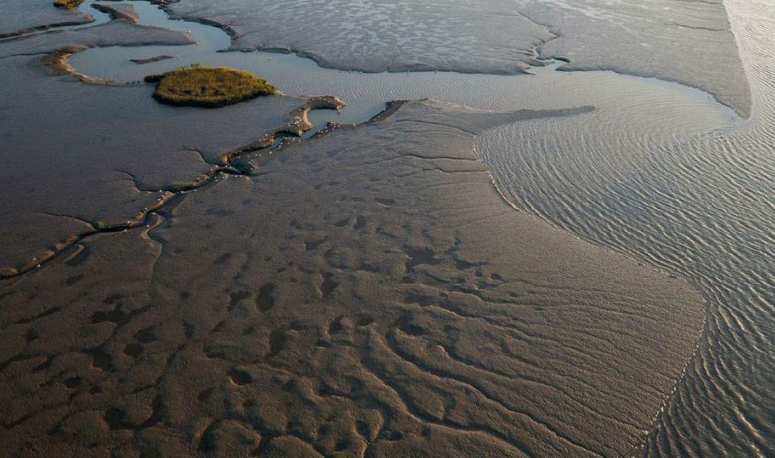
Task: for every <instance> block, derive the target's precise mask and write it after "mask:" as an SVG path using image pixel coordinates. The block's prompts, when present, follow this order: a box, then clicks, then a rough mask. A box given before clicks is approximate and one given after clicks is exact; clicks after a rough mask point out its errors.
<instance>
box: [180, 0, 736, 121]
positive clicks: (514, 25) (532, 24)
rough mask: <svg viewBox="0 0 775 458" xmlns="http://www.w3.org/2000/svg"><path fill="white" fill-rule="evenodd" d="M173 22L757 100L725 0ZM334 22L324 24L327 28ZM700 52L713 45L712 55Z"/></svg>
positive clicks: (291, 12) (404, 56)
mask: <svg viewBox="0 0 775 458" xmlns="http://www.w3.org/2000/svg"><path fill="white" fill-rule="evenodd" d="M166 8H167V9H168V10H169V11H170V13H171V14H172V16H173V17H177V18H187V19H190V18H199V19H200V20H202V19H209V20H217V21H219V22H221V23H222V24H224V25H225V26H228V27H229V28H230V29H233V30H234V32H235V33H236V37H235V40H234V43H233V46H232V48H233V49H238V50H252V49H265V50H285V51H294V52H297V53H298V54H299V55H302V56H305V57H310V58H312V59H314V60H315V61H316V62H318V63H319V64H320V65H321V66H324V67H331V68H337V69H343V70H360V71H366V72H382V71H394V72H403V71H426V70H439V71H455V72H467V73H520V72H524V71H525V69H526V68H527V67H528V66H529V65H533V64H534V52H533V51H534V50H535V49H536V48H537V49H538V52H539V55H540V57H541V58H543V59H550V58H564V59H567V60H569V61H570V64H569V65H568V66H566V67H565V68H566V69H568V70H593V69H594V70H613V71H616V72H620V73H625V74H631V75H636V76H643V77H656V78H661V79H664V80H667V81H675V82H679V83H681V84H685V85H688V86H692V87H696V88H699V89H702V90H704V91H706V92H709V93H710V94H713V95H714V96H715V97H716V98H717V99H718V100H719V101H720V102H721V103H723V104H725V105H727V106H730V107H732V108H734V109H735V110H736V111H737V112H738V113H739V114H740V115H741V116H743V117H747V116H748V115H749V113H750V108H751V95H750V89H749V87H748V81H747V79H746V76H745V73H744V70H743V67H742V63H741V62H740V58H739V55H738V50H737V45H736V43H735V37H734V35H733V34H732V33H731V31H730V26H729V21H728V18H727V13H726V10H725V8H724V4H723V2H710V1H701V2H694V1H692V2H687V1H681V0H655V1H650V2H647V3H643V2H625V3H606V2H599V1H596V0H577V1H574V2H572V4H571V3H567V4H566V3H565V2H539V1H533V0H524V1H520V2H512V1H508V0H498V1H493V0H477V1H474V2H460V1H457V0H434V1H428V2H415V1H409V0H402V1H389V2H388V1H381V0H373V1H366V2H361V1H353V0H333V1H332V0H325V1H323V0H312V1H307V2H289V1H278V2H273V3H271V4H267V5H263V6H262V8H255V7H254V6H253V4H252V3H251V2H249V1H246V0H224V1H219V2H215V3H214V2H211V1H209V0H184V1H179V2H174V3H170V4H168V5H167V6H166ZM321 23H325V24H328V27H327V28H326V29H325V30H323V31H321V30H320V27H318V26H319V24H321ZM697 49H712V50H713V58H712V59H709V58H708V57H707V55H705V54H704V53H702V52H695V50H697Z"/></svg>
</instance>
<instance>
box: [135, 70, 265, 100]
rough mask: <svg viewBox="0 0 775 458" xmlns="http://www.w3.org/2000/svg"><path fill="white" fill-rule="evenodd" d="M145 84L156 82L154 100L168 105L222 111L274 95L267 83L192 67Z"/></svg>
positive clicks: (231, 72)
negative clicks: (223, 107) (242, 102)
mask: <svg viewBox="0 0 775 458" xmlns="http://www.w3.org/2000/svg"><path fill="white" fill-rule="evenodd" d="M145 80H146V81H147V82H154V81H158V84H157V85H156V91H155V92H154V93H153V97H154V98H155V99H156V100H158V101H160V102H163V103H168V104H171V105H189V106H199V107H211V108H213V107H222V106H224V105H231V104H233V103H237V102H241V101H243V100H248V99H252V98H255V97H258V96H262V95H271V94H274V93H275V88H274V86H272V85H271V84H269V83H268V82H267V81H266V80H263V79H261V78H258V77H256V76H254V75H252V74H250V73H248V72H244V71H241V70H234V69H230V68H226V67H203V66H198V65H192V66H191V67H183V68H178V69H175V70H173V71H171V72H167V73H165V74H163V75H156V76H148V77H146V79H145Z"/></svg>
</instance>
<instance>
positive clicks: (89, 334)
mask: <svg viewBox="0 0 775 458" xmlns="http://www.w3.org/2000/svg"><path fill="white" fill-rule="evenodd" d="M98 27H99V28H96V30H90V31H77V32H63V33H55V34H46V35H40V36H35V37H29V38H22V39H19V40H16V44H14V45H13V46H14V48H12V47H11V46H6V43H4V46H3V50H4V52H6V54H4V55H5V57H3V59H2V61H0V65H2V71H3V78H4V84H3V85H2V89H0V90H2V94H1V97H0V100H2V101H3V102H2V107H0V114H2V116H3V118H4V119H7V120H8V121H9V122H3V123H2V126H3V127H2V130H3V132H2V133H3V137H2V140H0V141H2V150H3V151H13V154H11V155H4V156H3V161H4V167H2V170H3V172H0V173H3V176H2V178H3V179H2V180H1V181H2V183H3V184H2V186H3V193H4V195H7V196H14V198H13V199H7V200H6V201H5V202H4V204H3V208H2V212H0V221H3V228H4V230H3V232H1V233H0V237H2V240H0V243H2V246H3V247H4V248H3V251H2V252H1V253H0V261H2V265H3V266H5V265H18V264H19V263H24V262H28V261H29V259H30V254H31V253H37V252H39V250H41V249H45V248H46V247H47V246H50V245H51V244H53V243H56V242H57V241H59V240H62V239H64V238H66V237H67V236H69V235H72V234H73V233H77V232H78V231H83V230H88V228H89V227H95V226H98V225H99V224H98V223H100V222H101V223H102V225H105V224H108V225H110V224H113V223H120V222H122V221H125V220H126V219H127V218H130V217H131V216H132V215H134V214H135V213H136V212H137V211H138V210H142V209H144V208H147V207H148V206H150V205H152V204H153V203H154V202H155V201H156V200H157V199H158V198H159V196H160V194H161V192H162V191H160V190H163V189H165V188H169V187H171V186H175V185H176V184H180V183H188V182H191V180H192V179H196V177H197V176H200V175H207V174H208V173H209V172H210V171H212V170H213V167H217V166H218V165H217V164H218V163H219V161H222V160H223V154H224V153H227V152H229V151H233V150H235V149H238V148H239V147H240V146H241V145H246V144H250V143H252V142H256V141H260V140H261V139H262V138H263V137H264V135H266V134H267V133H269V132H272V131H274V130H276V129H278V128H281V127H282V126H284V125H285V123H287V121H288V114H289V113H293V112H294V110H297V109H298V108H299V107H300V106H302V105H303V104H304V103H305V101H306V99H300V98H294V97H287V96H281V97H267V98H261V99H258V100H254V101H251V102H247V103H244V104H240V105H237V106H234V107H229V108H225V109H220V110H217V111H209V110H202V109H196V108H191V109H188V108H183V109H181V108H170V107H164V106H160V105H158V104H156V103H155V102H153V101H152V99H150V97H147V95H148V94H149V93H150V91H149V88H148V87H146V86H125V87H98V86H90V85H86V84H82V83H80V82H77V81H73V80H72V79H71V78H70V77H68V76H63V77H61V76H60V77H57V76H52V75H50V74H48V73H47V72H46V69H45V68H44V67H43V65H42V62H41V59H42V57H43V56H44V55H46V54H47V53H50V52H51V51H52V50H55V49H57V47H58V46H59V45H60V44H70V43H71V42H72V43H73V44H83V45H86V46H100V45H102V46H104V45H107V44H128V43H136V44H142V43H170V40H172V42H173V43H174V42H175V41H174V40H180V44H183V43H184V42H185V41H186V38H185V37H184V36H182V35H181V34H176V33H173V32H166V31H161V30H156V31H154V30H151V28H138V27H141V26H135V25H131V24H129V23H126V22H124V21H120V22H111V23H110V24H107V25H104V26H98ZM64 37H68V38H67V39H63V38H64ZM161 37H163V38H161ZM175 37H177V38H175ZM9 49H10V50H11V51H7V50H9ZM20 50H26V52H27V53H33V54H35V55H17V56H13V57H11V56H10V54H22V52H21V51H20ZM106 91H109V93H108V92H106ZM29 98H33V99H36V100H40V101H41V103H40V104H39V105H38V106H33V107H29V106H27V104H26V103H25V102H26V100H28V99H29ZM44 102H45V103H44ZM51 106H56V107H58V111H57V112H56V116H54V117H51V116H48V117H46V119H47V120H48V121H49V125H48V130H47V131H46V132H47V134H46V135H45V136H44V135H40V134H39V132H38V131H36V129H39V128H40V126H41V123H40V119H41V117H43V116H45V113H47V112H49V113H50V107H51ZM592 109H594V108H593V107H578V108H568V109H564V110H544V111H527V110H523V111H513V112H495V111H476V110H471V109H467V108H463V107H460V106H454V105H450V104H443V103H439V102H434V101H415V102H407V103H404V104H396V105H394V108H393V109H391V110H390V111H389V112H386V113H385V114H384V115H383V116H381V117H380V118H379V119H376V120H373V121H371V122H366V123H363V124H361V125H359V126H356V127H338V128H332V129H327V130H326V131H325V132H323V133H321V134H318V135H316V136H315V137H313V138H310V139H305V140H299V141H289V142H286V143H285V144H284V145H283V146H282V147H280V148H279V149H277V150H273V151H271V152H268V151H265V150H262V151H256V152H251V153H246V154H245V155H244V156H245V157H243V158H242V160H244V161H245V163H246V164H248V165H249V167H247V168H246V169H244V170H242V171H241V173H236V174H230V173H226V174H223V175H221V176H219V178H218V179H217V180H215V181H213V182H212V183H210V184H208V185H207V186H205V187H202V188H199V189H197V190H196V192H193V191H192V192H187V193H181V194H180V195H179V196H177V197H175V198H174V199H172V200H171V201H170V203H169V205H165V206H164V208H162V209H160V210H158V211H155V212H150V213H148V214H147V215H146V218H145V219H144V220H143V223H145V224H142V225H139V227H138V228H137V229H133V230H129V231H126V232H120V231H119V232H115V233H104V234H94V235H91V236H88V237H85V238H83V239H82V240H80V241H79V242H78V243H77V244H75V245H73V246H71V247H69V248H68V249H67V250H66V252H64V253H63V254H62V255H61V256H58V257H56V258H55V259H54V260H53V261H52V262H50V263H48V264H46V265H45V266H44V267H42V268H41V269H33V270H31V271H30V272H28V273H26V274H24V275H20V276H17V277H14V278H12V279H8V280H3V281H1V282H0V348H3V354H2V357H1V358H0V406H1V407H0V424H2V430H0V443H2V444H3V447H5V448H7V449H8V450H11V454H12V456H41V457H44V456H52V455H56V456H79V457H81V456H110V455H113V456H143V455H149V456H155V455H162V456H164V455H168V456H250V455H253V456H288V455H291V454H297V455H298V456H320V455H322V456H401V455H408V454H412V453H414V454H422V455H424V456H425V455H427V456H474V455H476V456H484V455H491V456H599V455H603V456H620V455H624V454H627V453H629V452H630V451H631V450H633V448H634V447H635V446H636V445H637V444H638V442H639V441H641V440H642V439H643V437H644V436H645V435H646V434H647V432H648V431H649V428H650V426H651V422H652V420H653V418H654V415H655V413H656V412H658V411H659V409H660V408H661V407H662V405H663V403H664V402H665V400H666V399H667V397H668V396H669V394H670V392H671V391H672V389H673V387H674V384H675V382H676V380H677V379H679V378H680V376H681V374H682V371H683V368H684V366H685V364H686V361H687V360H688V359H689V358H690V356H691V355H692V353H693V351H694V347H695V344H696V342H697V339H698V336H699V334H700V332H701V329H702V325H703V320H704V315H705V313H704V306H703V301H702V298H701V297H700V295H699V294H698V293H697V292H696V291H695V290H694V289H693V288H691V287H690V286H689V285H688V283H686V282H685V281H684V280H681V279H677V278H673V277H670V276H667V275H665V274H664V273H661V272H657V271H655V270H653V269H650V268H647V267H645V266H642V265H639V264H637V263H636V262H635V261H632V260H630V259H627V258H625V257H624V256H621V255H619V254H615V253H612V252H610V251H607V250H604V249H602V248H599V247H595V246H593V245H591V244H588V243H586V242H584V241H581V240H579V239H577V238H575V237H574V236H572V235H570V234H568V233H566V232H562V231H559V230H557V229H554V228H552V227H550V226H549V225H547V224H545V223H543V222H540V221H538V220H535V219H533V218H531V217H529V216H527V215H526V214H525V213H521V212H518V211H516V210H515V209H514V208H513V207H512V206H511V205H509V204H508V202H507V201H506V200H504V199H503V197H502V196H501V195H500V194H499V192H498V191H497V189H496V188H495V187H494V186H493V183H492V178H491V176H490V173H489V171H488V169H487V168H486V167H485V165H484V164H483V163H482V162H481V161H480V159H479V157H478V155H477V153H476V151H475V148H474V145H475V142H476V138H477V136H479V135H480V134H482V133H484V132H486V131H487V130H489V129H492V128H496V127H498V126H502V125H504V124H514V123H521V122H525V123H528V122H535V121H540V120H553V119H558V118H564V117H573V116H581V115H584V114H585V113H587V112H589V111H590V110H592ZM75 120H77V122H74V121H75ZM54 145H55V146H54ZM6 165H7V167H6ZM6 222H7V223H8V224H5V223H6ZM9 228H10V229H9Z"/></svg>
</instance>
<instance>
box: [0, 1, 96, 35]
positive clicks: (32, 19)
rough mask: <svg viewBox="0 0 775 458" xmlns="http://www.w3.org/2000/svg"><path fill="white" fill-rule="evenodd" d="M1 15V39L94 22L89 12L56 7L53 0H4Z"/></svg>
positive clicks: (0, 8) (0, 4)
mask: <svg viewBox="0 0 775 458" xmlns="http://www.w3.org/2000/svg"><path fill="white" fill-rule="evenodd" d="M0 17H2V18H3V20H2V21H0V39H2V38H9V37H16V36H21V35H25V34H29V33H33V32H36V31H41V30H49V29H52V28H55V27H65V26H71V25H85V24H88V23H90V22H94V18H93V17H92V16H91V15H89V14H83V13H81V12H79V11H73V10H68V9H61V8H54V6H53V5H52V0H3V1H2V2H0Z"/></svg>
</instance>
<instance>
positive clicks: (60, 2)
mask: <svg viewBox="0 0 775 458" xmlns="http://www.w3.org/2000/svg"><path fill="white" fill-rule="evenodd" d="M81 3H83V0H56V1H55V2H54V6H56V7H57V8H66V9H68V10H74V9H76V8H78V6H80V5H81Z"/></svg>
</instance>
